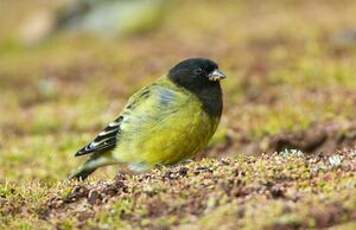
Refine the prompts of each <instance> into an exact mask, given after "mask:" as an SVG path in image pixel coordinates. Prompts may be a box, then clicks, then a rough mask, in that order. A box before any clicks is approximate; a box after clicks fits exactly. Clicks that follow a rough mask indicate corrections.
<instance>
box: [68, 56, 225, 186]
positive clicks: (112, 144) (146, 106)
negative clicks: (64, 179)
mask: <svg viewBox="0 0 356 230" xmlns="http://www.w3.org/2000/svg"><path fill="white" fill-rule="evenodd" d="M223 77H224V75H223V74H222V73H221V72H219V71H218V66H217V65H216V64H215V63H214V62H212V61H210V60H208V59H187V60H185V61H183V62H181V63H179V64H178V65H176V66H175V67H174V68H172V69H171V70H170V71H169V73H168V74H167V75H166V76H164V77H162V78H160V79H158V80H157V81H155V82H154V83H152V84H151V85H149V86H146V87H144V88H142V89H141V90H139V91H138V92H137V93H135V94H134V95H133V96H131V98H130V99H129V101H128V103H127V105H126V106H125V107H124V109H123V111H122V112H121V114H120V116H119V117H118V118H117V119H115V120H114V121H112V122H110V123H109V125H108V126H107V127H106V128H105V129H104V130H103V131H102V132H100V133H99V134H98V135H97V136H96V137H95V139H94V140H93V141H92V142H90V143H89V144H88V145H86V146H84V147H83V148H81V149H80V150H79V151H78V152H77V153H76V156H81V155H85V154H91V155H90V157H89V159H88V160H87V161H86V162H85V163H84V164H83V166H82V167H80V168H79V169H78V170H77V171H76V172H75V173H74V174H73V175H72V176H71V177H72V178H73V177H74V178H81V179H85V178H86V177H87V176H88V175H90V174H91V173H92V172H94V171H95V170H96V169H97V168H99V167H101V166H105V165H109V164H127V165H128V167H129V169H131V170H133V171H138V172H140V171H145V170H147V169H150V168H152V167H154V166H155V165H158V164H163V165H169V164H174V163H176V162H179V161H181V160H184V159H189V158H191V157H193V156H194V155H195V154H196V153H197V152H198V151H200V150H201V149H203V148H204V147H205V146H206V145H207V143H208V142H209V140H210V138H211V137H212V136H213V134H214V132H215V130H216V128H217V126H218V123H219V121H220V116H221V112H222V92H221V88H220V84H219V82H218V81H219V80H220V79H222V78H223Z"/></svg>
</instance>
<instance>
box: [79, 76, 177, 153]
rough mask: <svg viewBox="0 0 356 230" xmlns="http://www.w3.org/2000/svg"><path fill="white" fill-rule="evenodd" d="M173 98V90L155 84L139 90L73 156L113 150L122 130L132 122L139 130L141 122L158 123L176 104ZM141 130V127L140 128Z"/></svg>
mask: <svg viewBox="0 0 356 230" xmlns="http://www.w3.org/2000/svg"><path fill="white" fill-rule="evenodd" d="M175 96H176V94H175V92H174V91H173V90H171V89H168V88H166V87H164V86H163V87H162V85H160V84H156V83H153V84H152V85H150V86H148V87H145V88H143V89H141V90H139V91H138V92H137V93H135V94H134V95H133V96H132V97H131V98H130V99H129V101H128V103H127V104H126V106H125V108H124V110H123V112H122V113H121V115H120V116H119V117H118V118H117V119H116V120H114V121H113V122H110V123H109V124H108V126H107V127H106V128H105V129H104V130H103V131H102V132H100V133H99V134H98V135H97V136H96V137H95V138H94V140H93V141H92V142H90V143H89V144H87V145H86V146H84V147H83V148H81V149H80V150H79V151H78V152H77V153H76V154H75V156H81V155H85V154H89V153H101V152H106V151H108V150H112V149H114V148H115V146H116V144H117V142H118V138H119V137H120V133H121V131H122V129H123V128H124V127H125V126H126V125H127V124H128V123H132V122H134V123H136V125H135V127H137V128H139V127H140V126H141V125H143V124H142V122H144V123H147V122H148V120H151V121H152V120H155V121H156V122H157V121H159V120H160V117H164V116H165V115H166V114H167V112H169V111H170V109H167V108H172V105H175V104H177V103H174V102H177V101H176V100H175V99H176V98H175ZM129 126H130V125H129ZM141 128H143V127H142V126H141ZM124 129H125V128H124Z"/></svg>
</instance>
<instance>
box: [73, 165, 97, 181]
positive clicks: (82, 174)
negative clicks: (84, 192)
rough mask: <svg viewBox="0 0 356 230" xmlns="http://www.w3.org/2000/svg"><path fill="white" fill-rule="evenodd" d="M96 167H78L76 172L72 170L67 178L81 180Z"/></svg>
mask: <svg viewBox="0 0 356 230" xmlns="http://www.w3.org/2000/svg"><path fill="white" fill-rule="evenodd" d="M95 170H96V168H84V167H82V168H80V169H79V170H77V171H76V172H74V173H73V174H72V175H70V176H69V177H68V179H69V180H79V181H83V180H85V179H86V178H87V177H88V176H89V175H90V174H92V173H93V172H94V171H95Z"/></svg>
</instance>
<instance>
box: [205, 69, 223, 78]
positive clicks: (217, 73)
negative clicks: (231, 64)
mask: <svg viewBox="0 0 356 230" xmlns="http://www.w3.org/2000/svg"><path fill="white" fill-rule="evenodd" d="M208 78H209V80H210V81H220V80H222V79H224V78H226V77H225V74H224V73H223V72H221V71H220V70H218V69H216V70H214V71H213V72H211V73H210V74H209V75H208Z"/></svg>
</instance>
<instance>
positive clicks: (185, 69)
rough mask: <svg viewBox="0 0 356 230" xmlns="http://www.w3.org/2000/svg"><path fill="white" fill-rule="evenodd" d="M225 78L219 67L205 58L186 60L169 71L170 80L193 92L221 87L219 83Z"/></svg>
mask: <svg viewBox="0 0 356 230" xmlns="http://www.w3.org/2000/svg"><path fill="white" fill-rule="evenodd" d="M224 78H225V75H224V74H223V73H222V72H220V71H219V66H218V65H217V64H216V63H215V62H213V61H211V60H209V59H204V58H190V59H186V60H184V61H182V62H180V63H178V64H177V65H176V66H174V67H173V68H172V69H171V70H170V71H169V79H171V80H172V81H173V82H174V83H176V84H177V85H179V86H182V87H184V88H186V89H188V90H191V91H199V89H204V88H206V87H209V86H213V85H219V81H220V80H221V79H224Z"/></svg>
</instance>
